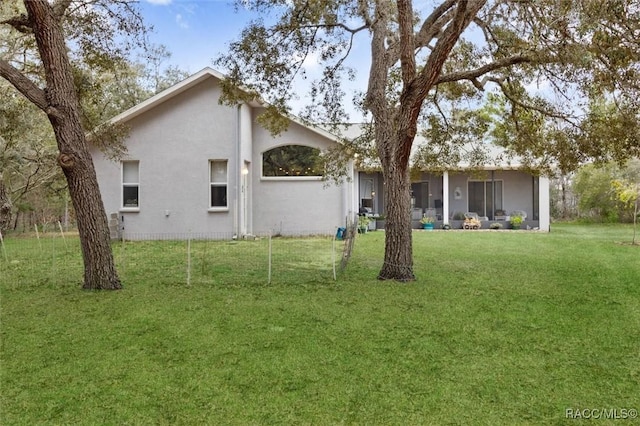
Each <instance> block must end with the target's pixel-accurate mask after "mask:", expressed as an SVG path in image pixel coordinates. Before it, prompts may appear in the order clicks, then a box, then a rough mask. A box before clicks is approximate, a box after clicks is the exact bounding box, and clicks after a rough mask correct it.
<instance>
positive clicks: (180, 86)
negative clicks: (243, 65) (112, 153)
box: [108, 67, 340, 142]
mask: <svg viewBox="0 0 640 426" xmlns="http://www.w3.org/2000/svg"><path fill="white" fill-rule="evenodd" d="M208 78H214V79H216V80H224V78H225V76H224V75H223V74H222V73H220V72H219V71H216V70H214V69H213V68H210V67H206V68H203V69H202V70H200V71H198V72H197V73H195V74H193V75H191V76H189V77H187V78H186V79H184V80H182V81H181V82H179V83H176V84H174V85H173V86H171V87H169V88H167V89H165V90H163V91H162V92H160V93H157V94H155V95H154V96H152V97H150V98H149V99H147V100H145V101H143V102H141V103H139V104H138V105H136V106H134V107H131V108H129V109H128V110H126V111H124V112H122V113H120V114H118V115H116V116H115V117H113V118H111V119H110V120H109V121H108V123H109V124H115V123H126V122H128V121H130V120H132V119H133V118H135V117H137V116H139V115H140V114H143V113H145V112H147V111H150V110H152V109H153V108H155V107H156V106H158V105H160V104H162V103H164V102H166V101H168V100H169V99H171V98H174V97H175V96H177V95H179V94H181V93H183V92H185V91H187V90H188V89H190V88H192V87H194V86H196V85H197V84H199V83H201V82H202V81H204V80H206V79H208ZM249 105H250V106H252V107H265V106H266V103H265V102H262V101H256V102H252V103H250V104H249ZM287 118H288V119H289V120H291V121H292V122H293V123H296V124H298V125H300V126H302V127H305V128H307V129H309V130H311V131H313V132H315V133H317V134H319V135H320V136H323V137H325V138H327V139H329V140H332V141H334V142H340V138H339V137H337V136H336V135H334V134H333V133H330V132H328V131H327V130H324V129H322V128H320V127H317V126H314V125H311V124H309V123H306V122H304V121H303V120H302V119H300V118H299V117H296V116H293V115H288V116H287Z"/></svg>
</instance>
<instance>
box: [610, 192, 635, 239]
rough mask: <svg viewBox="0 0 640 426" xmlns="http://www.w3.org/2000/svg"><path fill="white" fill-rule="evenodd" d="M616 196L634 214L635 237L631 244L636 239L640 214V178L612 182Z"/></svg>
mask: <svg viewBox="0 0 640 426" xmlns="http://www.w3.org/2000/svg"><path fill="white" fill-rule="evenodd" d="M611 185H612V187H613V191H614V194H615V197H616V198H617V199H618V201H620V202H621V203H622V204H623V205H624V206H625V207H627V208H628V209H630V210H631V212H632V213H631V214H632V216H633V238H632V240H631V244H634V245H635V244H638V243H637V241H636V234H637V226H638V215H640V180H638V181H635V182H632V181H628V180H625V179H616V180H614V181H613V182H612V183H611Z"/></svg>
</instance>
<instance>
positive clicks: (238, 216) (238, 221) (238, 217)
mask: <svg viewBox="0 0 640 426" xmlns="http://www.w3.org/2000/svg"><path fill="white" fill-rule="evenodd" d="M240 108H242V105H238V106H237V107H236V137H235V139H236V173H235V178H236V200H235V206H236V208H235V210H236V212H235V214H234V215H233V221H234V224H233V227H234V229H235V233H236V236H237V237H238V238H241V237H242V235H241V233H242V230H241V229H240V228H241V226H242V212H241V211H240V210H241V209H242V206H241V203H240V200H242V164H241V163H242V147H241V144H240Z"/></svg>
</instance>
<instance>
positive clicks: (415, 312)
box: [0, 224, 640, 425]
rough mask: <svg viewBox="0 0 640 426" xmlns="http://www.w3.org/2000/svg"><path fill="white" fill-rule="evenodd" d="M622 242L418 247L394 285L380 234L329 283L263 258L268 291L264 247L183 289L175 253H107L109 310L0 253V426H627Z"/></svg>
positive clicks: (44, 260) (630, 337) (630, 383)
mask: <svg viewBox="0 0 640 426" xmlns="http://www.w3.org/2000/svg"><path fill="white" fill-rule="evenodd" d="M630 239H631V228H630V227H629V226H623V225H615V226H614V225H611V226H594V225H590V226H579V225H555V224H554V225H553V226H552V232H551V233H550V234H546V233H536V232H527V231H522V232H506V231H501V232H477V231H448V232H423V231H417V232H415V233H414V253H415V265H416V268H415V269H416V274H417V275H418V281H416V282H413V283H408V284H399V283H392V282H379V281H377V280H376V274H377V272H378V270H379V268H380V265H381V262H382V255H383V247H384V234H383V233H382V232H380V231H378V232H371V233H368V234H365V235H359V236H358V238H357V240H356V242H355V247H354V254H353V258H352V260H351V263H350V264H349V266H348V268H347V269H346V271H345V272H343V273H342V274H339V275H338V279H337V281H333V278H332V275H331V273H330V267H328V266H327V265H328V264H330V263H331V251H330V250H329V251H328V250H327V241H326V240H322V239H318V240H302V241H295V240H288V239H282V240H274V245H275V246H276V247H275V250H276V253H278V252H277V248H278V246H280V245H287V244H288V245H291V248H290V249H289V251H287V252H285V253H286V254H285V255H280V256H281V259H280V261H279V262H280V263H276V265H275V266H274V267H275V268H278V267H279V266H278V265H282V264H283V262H284V261H288V262H289V263H294V264H296V265H298V267H299V271H298V272H296V268H291V269H286V270H281V272H280V273H279V274H278V275H277V279H274V280H273V282H272V283H271V284H270V285H268V284H267V283H266V279H265V275H264V265H263V263H262V262H263V260H262V259H263V253H264V243H261V242H255V244H257V245H251V244H252V242H239V243H238V244H235V245H233V246H232V245H230V244H227V246H221V245H214V244H211V245H203V244H204V243H199V245H198V244H196V246H195V248H194V253H195V254H194V262H195V263H194V267H193V270H194V271H195V272H194V274H195V276H194V280H193V282H191V283H190V284H189V285H187V284H186V283H185V280H184V267H183V262H184V259H183V255H182V252H181V251H180V250H183V249H182V245H178V244H177V243H172V242H144V243H136V244H131V245H127V246H126V247H124V246H123V247H120V246H114V251H115V254H116V258H117V259H120V260H119V262H121V263H120V264H121V276H122V278H123V282H124V285H125V289H124V290H122V291H118V292H85V291H82V290H80V288H79V279H80V274H81V267H80V259H79V255H78V253H77V250H73V249H70V248H69V247H68V245H67V244H71V245H73V244H74V242H73V241H70V242H66V241H64V242H63V241H61V239H58V240H56V241H55V246H54V249H51V248H50V247H46V248H44V249H43V248H42V247H40V248H38V249H34V248H33V247H35V246H34V244H36V243H34V242H33V241H32V242H31V244H30V245H27V244H25V243H24V242H23V245H22V246H20V244H19V242H16V241H13V240H6V241H5V244H6V246H7V247H6V252H7V253H9V254H11V256H7V257H6V258H3V257H2V256H1V255H0V290H1V294H0V296H1V299H0V303H1V318H0V319H1V325H0V326H1V329H0V333H1V334H0V336H1V338H2V346H1V353H0V368H1V376H0V383H1V385H0V386H1V395H0V403H1V409H0V422H1V423H2V424H4V425H14V424H20V425H21V424H24V425H32V424H74V425H96V424H140V425H142V424H183V425H193V424H340V423H346V424H385V425H387V424H402V425H404V424H463V425H468V424H486V425H497V424H505V425H512V424H549V423H552V424H562V423H565V422H566V423H571V422H572V420H570V419H569V418H568V417H572V416H575V413H576V412H578V413H579V414H582V415H585V414H588V415H591V416H600V417H613V416H614V415H615V416H617V417H618V418H626V419H627V420H628V421H629V420H630V421H631V422H633V417H634V416H637V411H635V410H638V409H640V398H639V397H638V395H640V247H638V246H630V245H628V244H622V243H621V242H628V241H630ZM49 243H51V241H49ZM329 244H330V242H329ZM174 246H175V247H176V249H175V250H174V249H173V248H172V247H174ZM19 247H28V248H29V249H28V250H26V249H24V250H23V249H21V248H20V249H19ZM224 247H226V249H225V248H224ZM243 247H244V248H245V250H242V248H243ZM227 249H229V250H233V251H230V252H227V251H224V250H227ZM176 250H177V251H178V252H180V254H179V255H177V257H176V258H175V259H174V258H173V257H172V256H176V255H175V253H176ZM18 252H19V253H18ZM294 254H295V256H294ZM245 256H247V257H245ZM274 256H275V255H274ZM305 256H306V257H305ZM122 257H124V258H125V259H126V262H124V261H122V260H121V259H122ZM209 257H211V258H217V259H224V260H225V262H226V261H228V262H229V263H228V264H227V263H215V262H211V263H209V262H207V261H206V259H208V258H209ZM52 258H54V259H57V260H58V261H57V262H52ZM174 264H178V265H180V266H178V267H176V268H172V267H171V265H174ZM314 265H316V266H314ZM294 266H295V265H294ZM254 267H255V268H254ZM309 270H311V272H309ZM314 270H315V271H316V272H313V271H314ZM252 271H253V272H252ZM608 421H613V420H608ZM608 421H607V420H603V421H602V422H601V424H607V422H608ZM599 424H600V423H599Z"/></svg>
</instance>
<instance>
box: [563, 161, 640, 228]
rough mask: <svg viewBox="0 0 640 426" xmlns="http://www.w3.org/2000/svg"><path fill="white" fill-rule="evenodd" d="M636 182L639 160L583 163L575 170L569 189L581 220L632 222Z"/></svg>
mask: <svg viewBox="0 0 640 426" xmlns="http://www.w3.org/2000/svg"><path fill="white" fill-rule="evenodd" d="M638 182H640V160H638V159H632V160H629V161H627V162H625V163H624V164H623V165H620V164H618V163H616V162H613V161H610V162H608V163H600V164H587V165H585V166H582V167H580V168H579V169H578V171H577V172H576V174H575V177H574V179H573V185H572V190H573V192H574V193H575V195H576V197H577V199H578V207H579V212H580V215H581V216H582V217H588V218H591V219H594V220H604V221H608V222H619V221H623V222H633V221H634V220H636V217H635V216H634V213H633V203H634V202H635V200H634V199H633V197H631V195H632V194H633V190H632V189H633V187H634V185H635V184H636V183H638Z"/></svg>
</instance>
